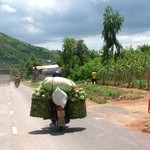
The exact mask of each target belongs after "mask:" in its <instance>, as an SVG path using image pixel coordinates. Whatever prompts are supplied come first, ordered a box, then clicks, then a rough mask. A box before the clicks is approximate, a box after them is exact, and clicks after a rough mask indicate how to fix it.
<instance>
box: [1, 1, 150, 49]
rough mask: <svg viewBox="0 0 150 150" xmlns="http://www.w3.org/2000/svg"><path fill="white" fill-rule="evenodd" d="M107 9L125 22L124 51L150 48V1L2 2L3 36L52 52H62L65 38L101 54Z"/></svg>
mask: <svg viewBox="0 0 150 150" xmlns="http://www.w3.org/2000/svg"><path fill="white" fill-rule="evenodd" d="M107 5H111V6H112V8H113V10H115V11H119V13H120V15H121V16H123V17H124V19H125V21H124V23H123V26H122V30H121V32H119V34H118V36H117V37H118V40H119V41H120V43H121V44H122V45H123V47H126V46H131V45H132V46H133V47H135V46H136V45H142V44H150V0H143V1H142V0H0V18H1V21H0V32H2V33H5V34H7V35H9V36H11V37H13V38H16V39H19V40H21V41H23V42H26V43H29V44H32V45H36V46H41V47H45V48H48V49H50V50H51V49H54V50H55V49H59V50H61V49H62V44H63V39H64V38H65V37H69V38H74V39H76V40H78V39H83V40H84V42H85V44H86V45H87V47H88V48H89V49H96V50H99V49H101V47H102V45H103V39H102V38H101V37H102V36H101V32H102V29H103V13H104V10H105V8H106V6H107Z"/></svg>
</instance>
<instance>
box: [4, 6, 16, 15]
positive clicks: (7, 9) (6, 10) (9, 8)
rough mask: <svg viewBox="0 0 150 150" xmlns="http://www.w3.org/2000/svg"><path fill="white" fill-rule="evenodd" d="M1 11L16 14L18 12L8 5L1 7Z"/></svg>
mask: <svg viewBox="0 0 150 150" xmlns="http://www.w3.org/2000/svg"><path fill="white" fill-rule="evenodd" d="M1 10H2V11H3V12H6V13H15V12H16V11H17V10H16V9H15V8H13V7H11V6H9V5H7V4H4V5H2V6H1Z"/></svg>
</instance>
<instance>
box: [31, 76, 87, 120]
mask: <svg viewBox="0 0 150 150" xmlns="http://www.w3.org/2000/svg"><path fill="white" fill-rule="evenodd" d="M57 87H59V88H60V89H61V90H63V91H64V92H65V93H66V94H67V96H68V100H67V104H66V106H65V108H66V116H67V118H69V119H77V118H85V117H86V115H87V114H86V103H85V99H86V93H85V91H84V89H83V88H77V87H76V85H75V83H74V82H73V81H71V80H69V79H66V78H63V77H48V78H45V79H44V80H43V81H42V82H41V83H40V85H39V87H38V88H37V89H36V90H35V91H34V92H33V94H32V103H31V111H30V116H32V117H40V118H43V119H52V115H53V107H54V103H53V101H52V94H53V92H54V90H55V89H56V88H57Z"/></svg>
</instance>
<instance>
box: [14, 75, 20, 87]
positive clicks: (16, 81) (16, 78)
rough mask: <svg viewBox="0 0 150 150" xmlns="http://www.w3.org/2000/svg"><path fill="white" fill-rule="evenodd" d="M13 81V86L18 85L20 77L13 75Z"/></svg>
mask: <svg viewBox="0 0 150 150" xmlns="http://www.w3.org/2000/svg"><path fill="white" fill-rule="evenodd" d="M14 83H15V86H19V85H20V77H19V76H16V77H15V81H14Z"/></svg>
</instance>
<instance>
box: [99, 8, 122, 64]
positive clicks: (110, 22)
mask: <svg viewBox="0 0 150 150" xmlns="http://www.w3.org/2000/svg"><path fill="white" fill-rule="evenodd" d="M103 17H104V19H103V30H102V37H103V38H104V47H103V61H104V62H105V61H106V62H107V61H108V60H109V59H110V57H111V55H113V54H114V53H115V56H116V57H115V58H119V57H121V52H120V51H121V48H122V45H121V44H120V43H119V41H118V39H117V37H116V35H117V34H118V32H119V31H120V30H121V27H122V24H123V22H124V18H123V17H122V16H121V15H120V14H119V12H118V11H114V10H113V9H112V7H111V6H107V7H106V8H105V12H104V14H103ZM114 46H115V47H116V52H114Z"/></svg>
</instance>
